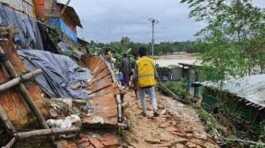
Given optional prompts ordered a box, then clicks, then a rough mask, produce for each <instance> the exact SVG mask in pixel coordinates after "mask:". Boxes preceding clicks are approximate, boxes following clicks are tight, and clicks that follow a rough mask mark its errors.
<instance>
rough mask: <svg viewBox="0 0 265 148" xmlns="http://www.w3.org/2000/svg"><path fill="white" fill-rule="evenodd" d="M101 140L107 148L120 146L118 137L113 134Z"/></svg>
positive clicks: (106, 135)
mask: <svg viewBox="0 0 265 148" xmlns="http://www.w3.org/2000/svg"><path fill="white" fill-rule="evenodd" d="M100 140H101V141H102V143H103V144H104V145H105V146H108V147H109V146H118V145H119V139H118V137H117V136H115V135H113V134H105V135H104V136H103V137H102V138H101V139H100Z"/></svg>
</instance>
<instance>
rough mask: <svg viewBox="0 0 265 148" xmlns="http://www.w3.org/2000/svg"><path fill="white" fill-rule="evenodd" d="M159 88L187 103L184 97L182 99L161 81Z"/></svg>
mask: <svg viewBox="0 0 265 148" xmlns="http://www.w3.org/2000/svg"><path fill="white" fill-rule="evenodd" d="M159 88H160V89H162V90H164V91H166V92H168V93H169V94H170V95H171V97H173V98H174V99H175V100H177V101H180V102H182V103H185V102H184V101H183V100H182V99H180V98H179V97H178V96H177V95H176V94H175V93H173V92H172V91H171V90H170V89H169V88H167V87H166V86H164V85H163V84H162V83H159Z"/></svg>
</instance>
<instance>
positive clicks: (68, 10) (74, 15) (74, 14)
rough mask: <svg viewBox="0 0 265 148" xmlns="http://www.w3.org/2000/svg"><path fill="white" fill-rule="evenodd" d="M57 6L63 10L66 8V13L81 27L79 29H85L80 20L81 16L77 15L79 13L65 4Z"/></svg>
mask: <svg viewBox="0 0 265 148" xmlns="http://www.w3.org/2000/svg"><path fill="white" fill-rule="evenodd" d="M57 5H58V6H59V7H60V8H61V9H62V8H63V7H66V9H65V13H68V15H69V17H70V18H71V19H72V20H73V22H74V23H75V24H76V25H77V26H79V27H81V28H82V27H83V26H82V24H81V21H80V18H79V15H78V14H77V12H76V11H75V9H74V8H73V7H71V6H67V5H65V4H62V3H59V2H57Z"/></svg>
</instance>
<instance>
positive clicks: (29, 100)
mask: <svg viewBox="0 0 265 148" xmlns="http://www.w3.org/2000/svg"><path fill="white" fill-rule="evenodd" d="M0 53H2V54H5V52H4V51H3V49H2V48H0ZM2 64H3V65H4V67H5V68H6V70H7V72H8V73H9V75H10V76H11V77H13V78H16V77H18V74H17V72H16V70H15V68H14V67H13V65H12V64H11V62H10V61H9V60H6V61H5V62H3V63H2ZM18 90H19V91H20V93H21V95H22V96H23V99H24V100H25V102H26V103H27V105H28V106H29V108H30V109H31V110H32V112H33V113H34V114H35V116H36V117H37V119H38V120H39V122H40V124H41V125H42V127H43V128H45V129H48V128H49V126H48V125H47V123H46V121H45V119H44V117H43V116H42V114H41V112H40V110H39V109H38V108H37V107H36V106H35V104H34V103H33V102H32V98H31V96H30V94H29V92H28V90H27V88H26V87H25V85H24V84H22V83H20V84H19V85H18Z"/></svg>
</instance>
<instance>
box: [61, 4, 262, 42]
mask: <svg viewBox="0 0 265 148" xmlns="http://www.w3.org/2000/svg"><path fill="white" fill-rule="evenodd" d="M62 1H65V0H62ZM256 1H257V2H256V3H258V4H259V5H260V6H265V0H256ZM70 5H71V6H73V7H74V8H75V9H76V11H77V12H78V14H79V15H80V18H81V21H82V24H83V26H84V28H83V29H80V30H79V36H80V37H82V38H85V39H87V40H94V41H97V42H110V41H119V40H120V39H121V37H123V36H128V37H129V38H130V39H131V40H133V41H137V42H149V41H150V39H151V24H150V23H149V22H148V18H150V17H153V18H157V19H159V21H160V23H159V24H158V25H157V26H156V38H157V41H185V40H193V39H194V37H193V35H194V33H196V32H197V31H199V30H200V29H201V28H202V27H203V24H202V23H196V22H194V21H193V20H192V19H190V18H189V17H188V14H189V9H188V8H187V6H186V5H184V4H181V3H179V0H71V4H70Z"/></svg>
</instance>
